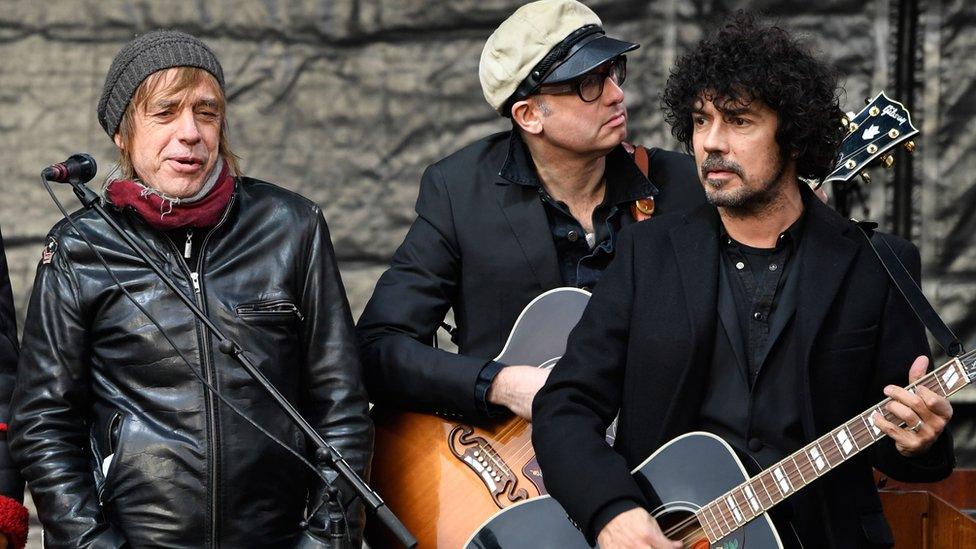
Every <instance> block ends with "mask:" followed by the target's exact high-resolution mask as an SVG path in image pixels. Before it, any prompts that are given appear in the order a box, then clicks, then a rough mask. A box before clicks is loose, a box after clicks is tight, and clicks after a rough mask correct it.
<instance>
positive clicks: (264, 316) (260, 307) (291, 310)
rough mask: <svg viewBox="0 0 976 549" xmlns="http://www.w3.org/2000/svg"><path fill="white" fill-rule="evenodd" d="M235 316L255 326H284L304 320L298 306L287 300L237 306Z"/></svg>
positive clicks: (255, 302) (256, 302)
mask: <svg viewBox="0 0 976 549" xmlns="http://www.w3.org/2000/svg"><path fill="white" fill-rule="evenodd" d="M237 316H239V317H240V318H241V320H243V321H244V322H247V323H248V324H257V325H265V324H285V323H288V322H294V321H299V322H301V321H303V320H305V316H304V315H302V312H301V311H299V310H298V306H297V305H295V304H294V303H293V302H291V301H289V300H287V299H273V300H268V301H254V302H251V303H241V304H240V305H238V306H237Z"/></svg>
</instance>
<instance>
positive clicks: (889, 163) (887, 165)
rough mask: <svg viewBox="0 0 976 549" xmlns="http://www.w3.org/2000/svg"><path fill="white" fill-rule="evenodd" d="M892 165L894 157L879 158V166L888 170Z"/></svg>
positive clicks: (888, 155)
mask: <svg viewBox="0 0 976 549" xmlns="http://www.w3.org/2000/svg"><path fill="white" fill-rule="evenodd" d="M894 164H895V157H893V156H891V155H890V154H887V155H885V156H882V157H881V165H882V166H884V167H885V168H890V167H891V166H893V165H894Z"/></svg>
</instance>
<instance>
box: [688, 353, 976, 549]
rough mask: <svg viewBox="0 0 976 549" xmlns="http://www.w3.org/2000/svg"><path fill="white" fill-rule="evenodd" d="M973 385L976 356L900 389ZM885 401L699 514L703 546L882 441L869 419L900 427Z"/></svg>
mask: <svg viewBox="0 0 976 549" xmlns="http://www.w3.org/2000/svg"><path fill="white" fill-rule="evenodd" d="M974 379H976V353H974V352H970V353H966V354H964V355H962V356H961V357H959V358H956V359H953V360H952V361H950V362H948V363H947V364H944V365H943V366H941V367H940V368H938V369H937V370H935V371H933V372H931V373H929V374H927V375H925V376H924V377H922V378H921V379H919V380H918V381H916V382H915V383H913V384H912V385H909V386H908V387H906V388H907V389H908V390H910V391H914V390H915V388H916V387H917V386H919V385H921V386H924V387H926V388H928V389H929V390H930V391H932V392H934V393H935V394H937V395H941V396H949V395H951V394H953V393H955V392H956V391H958V390H960V389H962V388H963V387H965V386H966V385H967V384H969V383H970V382H971V381H973V380H974ZM890 401H891V399H890V398H889V399H885V400H883V401H881V402H879V403H878V404H877V405H876V406H874V407H872V408H870V409H868V410H866V411H865V412H864V413H862V414H860V415H859V416H857V417H855V418H854V419H852V420H850V421H848V422H847V423H845V424H843V425H841V426H840V427H838V428H836V429H834V430H833V431H830V432H829V433H827V434H825V435H824V436H822V437H820V438H818V439H817V440H814V441H813V442H811V443H810V444H808V445H806V446H805V447H803V448H801V449H800V450H798V451H797V452H795V453H793V454H792V455H790V456H788V457H787V458H785V459H783V460H782V461H780V462H779V463H776V464H775V465H773V466H772V467H770V468H769V469H766V470H765V471H763V472H762V473H760V474H758V475H756V476H755V477H753V478H751V479H749V480H748V481H746V482H745V483H743V484H741V485H739V486H737V487H736V488H734V489H732V490H730V491H729V492H726V493H725V494H724V495H722V496H721V497H719V498H718V499H716V500H714V501H712V502H711V503H709V504H707V505H705V506H704V507H702V508H701V509H699V510H698V511H697V512H696V513H695V515H696V516H697V518H698V521H699V523H700V524H701V525H702V527H703V528H704V531H705V533H706V535H707V536H708V539H709V541H711V542H716V541H718V540H720V539H722V538H723V537H725V536H727V535H728V534H730V533H732V532H733V531H735V530H737V529H738V528H740V527H742V526H743V525H745V524H746V523H747V522H749V521H750V520H752V519H754V518H756V517H757V516H759V515H761V514H762V513H764V512H766V511H768V510H769V509H770V508H771V507H773V506H774V505H776V504H777V503H779V502H781V501H783V500H784V499H786V498H788V497H790V496H792V495H793V493H794V492H796V491H798V490H800V489H801V488H803V487H804V486H806V485H807V484H810V483H811V482H813V481H814V480H816V479H818V478H820V477H821V476H823V475H824V474H826V473H827V472H829V471H830V470H832V469H833V468H834V467H837V466H838V465H840V464H841V463H844V462H845V461H847V460H848V459H850V458H851V457H853V456H854V455H856V454H857V453H859V452H860V451H861V450H864V449H865V448H867V447H868V446H871V445H872V444H874V443H875V442H876V441H878V440H880V439H881V438H882V437H884V433H883V432H882V431H881V430H880V429H878V427H876V426H875V424H874V418H873V416H874V414H876V413H877V414H881V416H882V417H884V418H885V419H886V420H888V421H890V422H892V423H894V424H896V425H902V426H903V425H904V424H905V423H904V422H903V421H901V420H900V419H898V418H897V417H895V416H894V415H893V414H891V413H890V412H888V411H887V409H886V407H885V405H886V404H887V403H888V402H890Z"/></svg>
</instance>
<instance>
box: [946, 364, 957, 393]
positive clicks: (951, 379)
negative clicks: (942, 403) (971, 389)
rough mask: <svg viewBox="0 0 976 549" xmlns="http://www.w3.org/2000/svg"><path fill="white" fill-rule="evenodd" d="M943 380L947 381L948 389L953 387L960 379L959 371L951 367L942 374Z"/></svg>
mask: <svg viewBox="0 0 976 549" xmlns="http://www.w3.org/2000/svg"><path fill="white" fill-rule="evenodd" d="M942 381H943V383H945V387H946V389H952V388H953V387H955V386H956V382H957V381H959V373H958V372H956V369H955V368H949V369H948V370H946V371H945V373H944V374H942Z"/></svg>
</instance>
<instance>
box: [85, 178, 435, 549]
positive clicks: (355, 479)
mask: <svg viewBox="0 0 976 549" xmlns="http://www.w3.org/2000/svg"><path fill="white" fill-rule="evenodd" d="M89 179H90V178H89ZM86 181H87V180H86ZM68 184H69V185H71V188H72V190H73V191H74V193H75V196H77V197H78V200H79V201H81V205H82V206H84V207H85V209H88V210H94V211H95V213H97V214H98V216H99V217H101V218H102V219H103V220H104V221H105V222H106V223H107V224H108V225H109V227H111V228H112V230H114V231H115V232H116V233H117V234H118V235H119V236H120V237H122V240H124V241H125V243H126V244H128V245H129V247H130V248H132V251H134V252H135V253H136V255H138V256H139V257H140V258H141V259H142V260H143V261H145V262H146V265H148V266H149V268H150V269H152V271H153V272H154V273H156V275H157V276H158V277H159V278H160V280H162V281H163V283H164V284H166V286H167V287H168V288H169V289H170V290H172V291H173V293H174V294H175V295H176V296H177V297H178V298H179V299H180V301H182V302H183V304H184V305H186V307H187V309H189V310H190V311H191V312H192V313H193V315H194V316H196V317H197V319H199V320H200V322H202V323H203V325H204V326H206V328H207V329H208V330H210V332H211V333H213V334H214V335H215V336H217V339H218V340H220V343H219V344H218V345H217V348H218V349H219V350H220V352H221V353H223V354H225V355H228V356H230V357H233V358H234V359H235V360H236V361H237V362H238V363H239V364H240V365H241V366H242V367H243V368H244V370H245V371H246V372H247V373H248V374H249V375H250V376H251V378H253V379H254V381H256V382H257V383H258V385H260V386H261V388H262V389H264V391H265V392H266V393H268V395H270V396H271V398H272V400H274V402H275V403H276V404H277V405H278V407H279V408H281V410H282V411H283V412H285V415H287V416H288V417H289V418H290V419H291V421H292V422H293V423H294V424H295V425H297V426H298V428H299V429H301V430H302V432H303V433H305V436H307V437H308V438H309V439H310V440H311V441H312V442H313V443H314V444H315V446H316V450H315V458H316V460H317V461H318V462H319V463H325V464H328V465H331V466H332V468H333V469H334V470H335V471H336V472H337V473H339V476H340V477H342V478H343V479H344V480H345V481H346V482H347V483H348V484H349V485H350V486H352V488H353V490H355V492H356V496H358V497H359V499H360V500H362V502H363V504H364V505H365V507H366V510H367V512H369V514H370V515H372V516H374V517H376V518H378V519H379V520H380V522H382V523H383V524H384V525H385V526H386V527H387V528H388V529H389V530H390V532H391V533H392V534H393V535H394V536H395V537H396V538H397V540H398V541H399V542H400V543H401V544H403V546H404V547H407V548H413V547H416V546H417V540H416V539H415V538H414V537H413V535H412V534H411V533H410V531H409V530H407V528H406V526H404V525H403V523H402V522H400V520H399V519H398V518H397V517H396V515H394V514H393V512H392V511H390V508H389V507H387V506H386V503H385V502H384V501H383V499H382V498H380V496H379V494H377V493H376V492H375V491H373V489H372V488H370V487H369V485H367V484H366V483H365V482H364V481H363V479H362V478H361V477H360V476H359V474H357V473H356V471H354V470H353V469H352V467H350V466H349V464H348V463H347V462H346V460H345V459H343V457H342V455H341V454H340V453H339V452H338V450H336V449H335V448H334V447H333V446H332V445H331V444H329V443H328V442H327V441H326V440H325V439H324V438H322V437H321V436H320V435H319V433H318V432H317V431H316V430H315V429H314V428H312V426H311V425H310V424H309V423H308V421H307V420H306V419H305V418H304V417H302V416H301V414H299V413H298V410H296V409H295V407H294V406H292V405H291V403H290V402H288V401H287V400H286V399H285V397H283V396H282V395H281V393H280V392H279V391H278V389H276V388H275V386H274V385H272V384H271V382H270V381H268V378H267V377H265V376H264V374H262V373H261V371H260V370H258V369H257V367H256V366H255V365H254V364H252V363H251V361H250V360H248V359H247V357H246V356H244V351H243V349H241V347H240V345H238V344H237V343H235V342H234V341H232V340H230V339H229V338H228V337H227V336H226V335H224V333H223V332H222V331H221V330H220V328H218V327H217V325H216V324H214V323H213V322H212V321H211V320H210V318H208V317H207V315H206V314H204V312H203V311H202V310H200V308H199V307H197V304H196V303H195V302H194V301H193V300H192V299H190V298H189V297H188V296H187V295H186V294H185V293H183V291H182V290H181V289H180V288H179V287H178V286H177V285H176V283H175V282H173V280H172V279H170V278H169V277H168V276H167V275H166V274H165V273H164V272H163V271H162V269H160V268H159V266H157V265H156V263H155V262H153V261H152V260H151V259H150V258H149V255H148V254H147V253H146V252H145V251H144V250H143V249H142V248H141V247H140V246H139V245H138V244H137V243H136V242H135V240H133V238H132V237H131V236H129V234H128V233H127V232H125V230H124V229H123V228H122V227H121V226H119V224H118V223H117V222H116V221H115V219H113V218H112V216H111V214H109V213H108V212H107V211H106V210H105V208H104V207H103V206H102V201H101V199H100V198H99V197H98V195H97V194H95V193H94V192H93V191H92V190H91V189H89V188H88V187H87V186H86V185H85V182H84V181H82V180H80V179H79V178H77V177H72V178H71V179H69V180H68ZM326 494H327V496H326V497H329V495H336V491H335V490H328V491H326ZM331 514H332V513H330V515H331ZM330 518H331V517H330Z"/></svg>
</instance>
